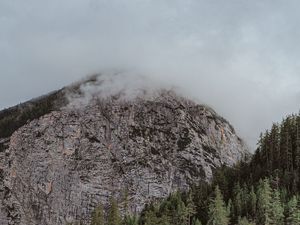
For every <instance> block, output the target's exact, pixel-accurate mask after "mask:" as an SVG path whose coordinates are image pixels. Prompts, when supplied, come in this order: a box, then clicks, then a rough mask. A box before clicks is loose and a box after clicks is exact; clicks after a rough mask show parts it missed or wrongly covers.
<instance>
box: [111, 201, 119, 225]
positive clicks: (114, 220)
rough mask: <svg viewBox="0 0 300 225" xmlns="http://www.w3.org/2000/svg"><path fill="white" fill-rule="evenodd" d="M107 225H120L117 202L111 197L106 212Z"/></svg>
mask: <svg viewBox="0 0 300 225" xmlns="http://www.w3.org/2000/svg"><path fill="white" fill-rule="evenodd" d="M108 225H121V217H120V212H119V208H118V203H117V201H116V200H115V199H114V198H113V197H111V199H110V208H109V212H108Z"/></svg>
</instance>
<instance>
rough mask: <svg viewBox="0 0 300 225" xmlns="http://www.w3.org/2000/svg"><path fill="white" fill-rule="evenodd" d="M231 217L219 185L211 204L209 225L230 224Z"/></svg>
mask: <svg viewBox="0 0 300 225" xmlns="http://www.w3.org/2000/svg"><path fill="white" fill-rule="evenodd" d="M228 223H229V218H228V215H227V209H226V207H225V203H224V200H223V196H222V193H221V191H220V189H219V187H218V186H216V188H215V198H214V199H212V200H211V203H210V205H209V220H208V225H228Z"/></svg>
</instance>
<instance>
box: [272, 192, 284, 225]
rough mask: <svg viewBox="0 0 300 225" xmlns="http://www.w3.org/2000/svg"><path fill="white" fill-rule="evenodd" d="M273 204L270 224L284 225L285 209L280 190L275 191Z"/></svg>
mask: <svg viewBox="0 0 300 225" xmlns="http://www.w3.org/2000/svg"><path fill="white" fill-rule="evenodd" d="M271 202H272V204H271V218H270V219H271V221H270V224H274V225H282V224H283V222H284V215H283V212H284V208H283V206H282V203H281V199H280V193H279V191H278V190H275V191H274V194H273V198H272V201H271Z"/></svg>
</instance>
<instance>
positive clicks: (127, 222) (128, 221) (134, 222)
mask: <svg viewBox="0 0 300 225" xmlns="http://www.w3.org/2000/svg"><path fill="white" fill-rule="evenodd" d="M122 225H138V218H137V217H136V216H128V215H126V216H125V217H124V220H123V222H122Z"/></svg>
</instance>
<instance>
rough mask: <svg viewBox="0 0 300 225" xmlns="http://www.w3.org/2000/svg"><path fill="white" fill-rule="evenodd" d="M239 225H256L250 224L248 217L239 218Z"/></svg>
mask: <svg viewBox="0 0 300 225" xmlns="http://www.w3.org/2000/svg"><path fill="white" fill-rule="evenodd" d="M238 225H254V223H251V222H249V220H248V219H247V218H246V217H243V218H239V220H238Z"/></svg>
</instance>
